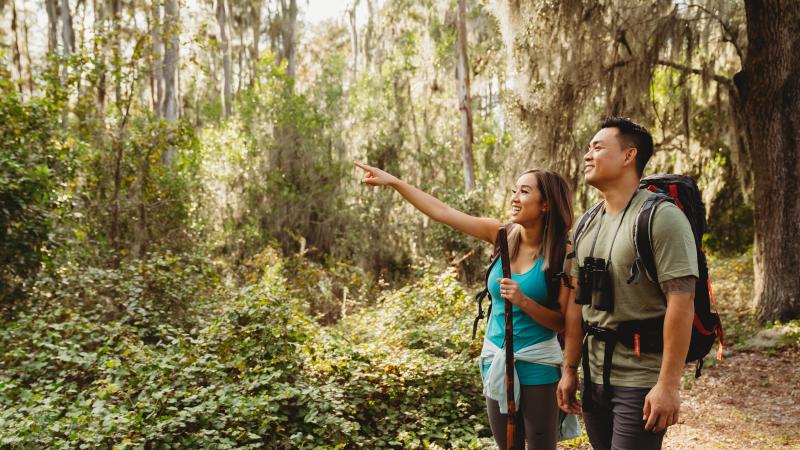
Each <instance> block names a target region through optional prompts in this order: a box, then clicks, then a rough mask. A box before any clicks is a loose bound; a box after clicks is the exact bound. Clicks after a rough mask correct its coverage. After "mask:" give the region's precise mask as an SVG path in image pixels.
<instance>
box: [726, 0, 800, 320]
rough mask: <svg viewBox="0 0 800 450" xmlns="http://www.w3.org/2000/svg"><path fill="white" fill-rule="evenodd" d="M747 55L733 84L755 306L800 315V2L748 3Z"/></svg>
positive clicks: (768, 316)
mask: <svg viewBox="0 0 800 450" xmlns="http://www.w3.org/2000/svg"><path fill="white" fill-rule="evenodd" d="M745 12H746V15H747V42H748V44H747V56H746V57H745V60H744V65H743V67H742V71H741V72H739V73H738V74H736V76H735V77H734V81H735V82H736V87H737V88H738V91H739V98H740V101H741V110H742V117H743V118H744V122H745V124H746V127H747V135H748V137H749V141H750V147H751V148H758V150H759V155H760V157H759V158H753V160H752V166H753V191H754V192H753V193H754V197H755V198H754V200H755V201H754V206H755V211H754V212H755V241H754V246H753V262H754V265H755V273H756V279H755V281H756V282H755V295H756V309H757V313H758V316H759V318H760V319H762V320H788V319H793V318H797V317H799V316H800V240H798V239H797V236H800V196H798V195H797V192H798V191H799V190H800V3H798V2H796V1H793V0H746V1H745Z"/></svg>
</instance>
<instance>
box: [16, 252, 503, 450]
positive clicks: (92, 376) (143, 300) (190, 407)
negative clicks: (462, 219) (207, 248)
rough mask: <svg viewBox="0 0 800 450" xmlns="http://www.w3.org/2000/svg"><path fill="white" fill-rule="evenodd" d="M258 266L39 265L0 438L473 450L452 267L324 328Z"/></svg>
mask: <svg viewBox="0 0 800 450" xmlns="http://www.w3.org/2000/svg"><path fill="white" fill-rule="evenodd" d="M259 263H268V264H266V265H261V266H260V270H255V271H253V272H250V275H249V279H250V280H251V282H249V283H248V284H246V285H245V286H243V287H241V288H233V289H231V290H226V289H222V287H221V286H220V285H219V284H218V281H217V280H219V278H218V277H217V276H216V275H215V273H216V272H215V271H214V270H213V269H211V267H210V266H209V265H208V263H207V262H204V261H202V260H191V259H185V258H176V257H172V256H169V255H164V256H162V257H158V258H153V260H152V261H151V262H140V263H136V264H131V265H129V266H127V265H123V267H121V268H120V269H119V270H116V271H115V270H104V269H98V268H86V267H84V268H82V269H83V270H79V268H77V267H74V268H73V267H67V268H63V269H62V270H60V271H59V273H57V274H52V275H44V274H43V275H42V276H40V278H39V282H38V283H37V285H36V286H37V287H36V289H35V291H34V292H35V295H34V296H32V297H31V298H30V299H29V303H28V304H27V305H26V307H25V308H22V309H20V311H19V313H18V314H17V315H16V316H15V317H13V318H8V319H6V320H5V321H4V322H3V323H2V325H1V326H0V443H2V444H1V445H3V446H7V447H17V448H32V447H41V446H45V447H47V448H78V447H80V448H96V447H107V448H111V447H117V448H140V447H146V448H153V447H155V448H166V447H172V448H251V447H252V448H255V447H261V448H321V447H324V448H352V447H364V448H432V447H433V446H434V445H435V444H436V445H439V446H445V447H447V446H454V447H470V448H476V447H477V445H478V436H479V435H483V436H488V434H489V431H488V426H487V424H486V422H485V419H484V418H483V417H484V414H483V403H482V401H481V387H480V377H479V375H478V371H477V368H476V367H475V365H474V359H475V357H476V356H477V353H478V352H479V343H478V342H477V341H471V340H470V339H469V333H468V330H469V327H470V321H471V314H470V313H471V310H472V304H471V301H470V300H468V299H467V298H466V297H465V295H464V293H463V291H462V288H461V286H460V285H459V284H458V282H457V280H456V279H455V277H454V273H453V272H452V271H446V272H438V271H435V270H432V269H431V268H430V267H424V268H420V269H418V272H417V274H416V275H417V276H418V281H417V282H416V283H414V284H413V285H409V286H407V287H405V288H403V289H400V290H398V291H394V292H387V293H386V294H385V295H383V296H382V297H381V299H380V300H379V302H378V304H377V305H376V306H375V307H374V308H370V309H365V310H362V311H361V312H359V313H357V314H355V315H351V316H348V317H347V319H345V320H344V321H343V322H342V323H341V324H340V325H338V326H336V327H334V328H321V327H320V326H318V325H316V324H315V323H314V321H312V320H311V319H310V317H309V316H308V315H307V314H306V313H305V312H304V311H305V309H306V306H305V302H306V301H307V300H306V299H305V298H298V297H295V296H294V294H293V291H292V290H291V289H290V287H291V283H289V282H288V281H287V280H286V279H284V278H283V277H282V276H281V273H282V272H283V271H284V270H285V268H284V261H283V260H282V259H281V258H279V257H278V256H277V255H276V254H275V253H274V252H267V253H264V256H263V258H262V259H261V260H260V262H259ZM253 267H255V266H253ZM178 305H180V307H178ZM176 311H180V312H179V313H176Z"/></svg>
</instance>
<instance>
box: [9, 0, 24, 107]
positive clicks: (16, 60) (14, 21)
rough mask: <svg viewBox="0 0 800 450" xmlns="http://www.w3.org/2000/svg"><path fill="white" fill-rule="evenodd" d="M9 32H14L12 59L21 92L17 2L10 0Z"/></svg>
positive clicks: (22, 75)
mask: <svg viewBox="0 0 800 450" xmlns="http://www.w3.org/2000/svg"><path fill="white" fill-rule="evenodd" d="M11 33H13V34H14V44H13V47H12V59H13V60H14V67H16V69H17V88H18V89H19V92H20V93H22V82H23V80H24V79H25V75H24V72H23V71H22V52H20V50H19V30H18V29H17V2H16V0H11Z"/></svg>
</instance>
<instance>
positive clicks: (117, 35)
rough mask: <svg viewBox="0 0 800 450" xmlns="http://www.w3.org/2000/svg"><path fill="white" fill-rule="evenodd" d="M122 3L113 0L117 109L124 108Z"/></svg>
mask: <svg viewBox="0 0 800 450" xmlns="http://www.w3.org/2000/svg"><path fill="white" fill-rule="evenodd" d="M121 10H122V3H121V0H111V20H113V23H114V38H113V39H112V42H113V43H112V47H111V54H112V56H111V58H112V60H113V62H112V64H111V66H112V67H113V68H114V102H115V103H116V105H117V109H118V110H119V109H122V54H121V49H122V47H121V45H122V44H121V42H122V17H121V14H122V11H121Z"/></svg>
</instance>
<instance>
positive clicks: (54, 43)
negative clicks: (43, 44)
mask: <svg viewBox="0 0 800 450" xmlns="http://www.w3.org/2000/svg"><path fill="white" fill-rule="evenodd" d="M45 8H46V9H47V25H48V26H47V51H48V53H53V52H54V51H56V48H58V12H57V11H56V0H46V4H45Z"/></svg>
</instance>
